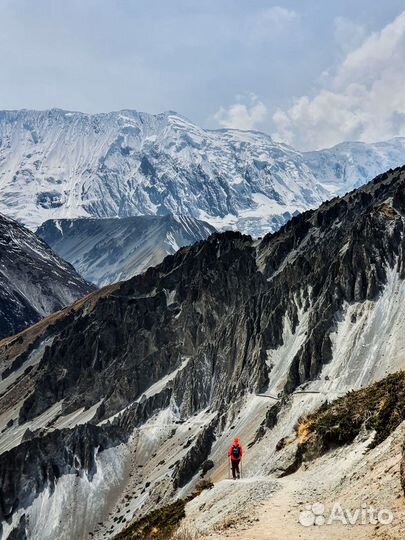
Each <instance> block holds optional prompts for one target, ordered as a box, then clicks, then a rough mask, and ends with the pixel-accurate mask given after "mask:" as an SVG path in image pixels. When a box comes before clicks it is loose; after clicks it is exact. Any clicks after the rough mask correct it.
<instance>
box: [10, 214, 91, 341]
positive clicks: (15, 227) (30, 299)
mask: <svg viewBox="0 0 405 540" xmlns="http://www.w3.org/2000/svg"><path fill="white" fill-rule="evenodd" d="M94 288H95V287H94V286H92V285H91V284H90V283H88V282H86V281H85V280H84V279H83V278H81V277H80V276H79V275H78V274H77V273H76V271H75V270H74V268H73V267H72V266H71V265H70V264H69V263H66V262H65V261H64V260H62V259H61V258H60V257H58V256H57V255H56V254H55V253H53V252H52V250H51V249H50V248H49V246H47V245H46V244H45V243H44V242H43V241H42V240H40V239H39V238H38V237H37V236H36V235H35V234H33V233H32V232H31V231H29V230H28V229H26V228H25V227H23V226H22V225H19V224H18V223H17V222H15V221H13V220H12V219H9V218H7V217H5V216H3V215H1V214H0V338H3V337H6V336H10V335H13V334H16V333H17V332H19V331H20V330H22V329H23V328H25V327H27V326H29V325H31V324H34V323H35V322H37V321H38V320H39V319H41V318H42V317H44V316H46V315H49V314H50V313H52V312H54V311H57V310H59V309H61V308H62V307H64V306H66V305H68V304H71V303H72V302H74V301H75V300H77V299H78V298H81V297H82V296H85V295H86V294H87V293H89V292H90V291H92V290H94Z"/></svg>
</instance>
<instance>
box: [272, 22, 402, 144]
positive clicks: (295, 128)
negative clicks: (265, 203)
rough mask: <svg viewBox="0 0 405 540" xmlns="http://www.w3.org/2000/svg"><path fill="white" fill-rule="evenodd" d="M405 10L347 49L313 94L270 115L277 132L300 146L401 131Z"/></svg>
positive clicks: (380, 137) (376, 137)
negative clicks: (349, 49) (334, 68)
mask: <svg viewBox="0 0 405 540" xmlns="http://www.w3.org/2000/svg"><path fill="white" fill-rule="evenodd" d="M404 48H405V12H404V13H402V14H401V15H399V16H398V17H397V18H396V19H395V20H394V21H393V22H392V23H390V24H389V25H387V26H386V27H385V28H383V29H382V30H381V31H380V32H375V33H373V34H371V35H370V36H369V37H368V38H366V39H365V40H364V41H363V43H362V44H361V45H360V46H359V47H357V48H356V49H354V50H352V51H351V52H349V53H348V54H347V55H346V57H345V58H344V60H343V61H342V63H341V64H340V66H339V67H338V69H337V70H336V71H335V73H334V75H333V76H330V75H329V76H326V77H325V76H324V78H323V79H322V81H323V85H324V87H323V88H321V90H320V91H318V93H317V94H316V95H315V96H314V97H309V96H301V97H300V98H298V99H296V100H295V102H294V103H293V105H292V106H291V107H290V108H289V109H287V110H281V109H278V110H277V111H276V112H275V113H274V115H273V122H274V124H275V126H276V130H277V132H276V133H274V134H273V136H274V137H275V138H278V139H282V140H285V141H288V142H289V143H291V144H293V145H294V146H296V147H298V148H301V149H314V148H321V147H326V146H332V145H334V144H337V143H339V142H341V141H343V140H363V141H367V142H371V141H376V140H384V139H388V138H390V137H394V136H397V135H405V92H404V89H405V58H404V54H403V52H404Z"/></svg>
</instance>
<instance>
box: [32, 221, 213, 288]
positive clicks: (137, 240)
mask: <svg viewBox="0 0 405 540" xmlns="http://www.w3.org/2000/svg"><path fill="white" fill-rule="evenodd" d="M214 232H215V229H214V227H212V226H211V225H209V224H208V223H206V222H203V221H199V220H197V219H194V218H190V217H186V216H173V215H171V214H167V215H166V216H134V217H128V218H122V219H118V218H110V219H108V218H106V219H96V218H78V219H57V220H48V221H46V222H45V223H43V224H42V225H41V226H40V227H39V228H38V230H37V232H36V234H37V235H38V236H39V237H40V238H42V239H43V240H45V242H46V243H47V244H49V245H50V246H51V247H52V249H53V250H54V251H55V252H56V253H57V254H58V255H60V256H61V257H62V258H63V259H65V260H66V261H68V262H70V263H71V264H72V265H73V266H74V267H75V268H76V270H77V271H78V272H79V274H80V275H81V276H83V277H84V278H85V279H87V280H88V281H91V282H92V283H95V284H96V285H98V286H103V285H108V284H110V283H114V282H116V281H121V280H124V279H129V278H131V277H133V276H134V275H136V274H140V273H141V272H143V271H144V270H146V269H147V268H148V267H150V266H156V265H157V264H159V263H160V262H162V260H163V259H164V258H165V256H166V255H170V254H173V253H175V252H176V251H177V250H178V249H180V248H181V247H183V246H188V245H191V244H194V243H195V242H197V241H198V240H204V239H205V238H207V237H208V236H209V235H210V234H212V233H214Z"/></svg>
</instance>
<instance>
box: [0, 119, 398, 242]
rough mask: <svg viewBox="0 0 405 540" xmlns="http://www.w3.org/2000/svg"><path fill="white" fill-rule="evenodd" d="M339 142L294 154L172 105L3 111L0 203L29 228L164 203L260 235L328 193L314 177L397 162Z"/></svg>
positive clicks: (337, 177)
mask: <svg viewBox="0 0 405 540" xmlns="http://www.w3.org/2000/svg"><path fill="white" fill-rule="evenodd" d="M349 146H350V148H352V147H353V149H354V150H353V151H351V150H349V151H346V150H345V149H340V150H339V151H338V150H336V149H332V150H331V151H330V152H331V153H330V152H329V151H326V153H325V154H324V153H323V152H315V153H312V154H309V155H303V154H302V153H300V152H298V151H296V150H294V149H293V148H291V147H289V146H287V145H285V144H281V143H277V142H275V141H273V140H272V139H271V138H270V137H269V136H268V135H266V134H264V133H260V132H256V131H238V130H232V129H222V130H214V131H210V130H204V129H201V128H200V127H198V126H196V125H195V124H193V123H192V122H190V121H188V120H187V119H185V118H184V117H182V116H180V115H179V114H177V113H174V112H167V113H162V114H158V115H151V114H146V113H139V112H136V111H131V110H127V111H119V112H113V113H107V114H96V115H89V114H83V113H76V112H66V111H62V110H56V109H52V110H49V111H41V112H38V111H27V110H22V111H3V112H1V113H0V211H2V212H4V213H6V214H8V215H10V216H11V217H13V218H15V219H17V220H19V221H21V222H23V223H25V224H26V225H28V226H29V227H30V228H32V229H35V228H36V227H38V226H39V225H40V224H42V223H43V222H44V221H46V220H48V219H61V218H69V219H71V218H77V217H98V218H106V217H128V216H135V215H164V214H168V213H170V214H183V215H188V216H191V217H194V218H197V219H201V220H205V221H208V222H209V223H211V225H213V226H215V227H216V228H218V229H222V228H237V229H238V230H240V231H242V232H245V233H249V234H252V235H253V236H261V235H263V234H265V233H267V232H268V231H274V230H276V229H278V228H279V227H280V226H281V225H282V224H283V223H285V222H286V221H287V220H288V219H290V218H291V216H293V215H295V214H296V213H298V212H302V211H304V210H306V209H308V208H314V207H316V206H318V205H319V204H320V203H321V202H322V201H323V200H326V199H328V198H330V196H331V192H330V191H329V190H327V189H325V187H324V186H323V185H322V184H321V182H324V181H326V182H329V184H327V186H326V187H330V186H331V183H335V184H336V183H338V184H339V185H334V186H332V187H333V189H334V190H336V189H337V190H338V191H342V190H343V189H344V188H345V187H346V186H347V185H348V183H349V184H350V185H353V183H354V182H355V180H361V182H366V181H367V180H371V179H372V178H373V177H374V176H375V174H377V173H380V172H383V171H384V170H385V169H387V168H389V167H394V166H398V165H402V164H403V163H404V159H403V152H401V154H400V156H398V152H397V151H391V147H387V151H386V150H385V146H384V145H382V146H381V148H380V147H378V152H377V151H376V152H374V151H373V152H374V153H373V152H371V150H370V151H369V150H367V149H368V148H374V146H373V147H371V146H370V147H368V146H365V145H362V148H363V149H364V152H363V153H364V154H365V155H366V156H367V159H365V158H364V156H363V154H362V155H361V163H360V164H359V167H357V165H356V159H357V157H358V152H357V150H356V148H357V146H356V144H353V145H349ZM377 146H378V145H377ZM377 146H376V147H377ZM370 152H371V154H370ZM381 155H383V158H381V159H380V157H381ZM370 156H371V157H370ZM377 158H378V159H377ZM353 162H354V165H352V163H353ZM349 164H350V165H349ZM360 165H361V168H360ZM339 167H340V168H343V170H344V171H346V172H345V173H344V174H343V173H342V174H340V172H339ZM353 167H357V168H355V169H354V171H353V173H352V174H351V175H350V179H349V180H347V178H346V176H347V174H348V173H347V171H348V170H349V169H350V168H353ZM350 170H351V169H350ZM358 172H359V173H360V174H357V173H358ZM325 175H326V176H325ZM349 187H350V186H349ZM332 194H335V193H334V192H333V193H332Z"/></svg>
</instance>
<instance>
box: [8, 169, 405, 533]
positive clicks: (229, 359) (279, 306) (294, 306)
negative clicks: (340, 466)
mask: <svg viewBox="0 0 405 540" xmlns="http://www.w3.org/2000/svg"><path fill="white" fill-rule="evenodd" d="M404 225H405V168H399V169H396V170H394V171H389V172H388V173H386V174H383V175H381V176H379V177H377V178H376V179H375V180H374V181H373V182H372V183H370V184H369V185H367V186H365V187H363V188H361V189H359V190H357V191H355V192H352V193H350V194H348V195H346V196H345V197H343V198H336V199H334V200H332V201H330V202H328V203H325V204H323V205H322V206H321V207H320V208H319V209H318V210H316V211H308V212H306V213H304V214H302V215H300V216H298V217H296V218H294V219H292V220H291V221H290V222H289V223H288V224H287V225H285V226H284V227H283V228H282V229H281V230H280V231H279V232H277V233H275V234H269V235H267V236H266V237H265V238H263V240H262V241H260V242H257V241H253V240H252V238H251V237H250V236H245V235H242V234H240V233H236V232H227V233H224V234H218V233H215V234H213V235H211V236H210V237H209V238H208V239H207V240H206V241H201V242H199V243H197V244H195V245H194V246H192V247H187V248H183V249H181V250H179V251H178V252H177V253H176V254H174V255H171V256H168V257H166V258H165V260H164V261H163V262H162V263H161V264H160V265H159V266H158V267H156V268H150V269H149V270H147V271H146V272H145V273H144V274H143V275H141V276H136V277H134V278H132V279H131V280H129V281H127V282H124V283H119V284H116V285H114V286H112V287H109V288H107V289H106V290H105V291H100V292H97V293H94V294H93V295H92V296H90V297H89V298H88V299H87V300H86V301H85V302H83V303H82V304H81V305H80V306H78V307H76V308H75V310H74V311H71V312H69V313H68V314H66V316H65V317H62V318H61V319H60V320H58V324H57V325H55V326H54V327H53V328H49V327H48V329H47V330H46V340H47V341H46V346H45V345H44V343H45V342H44V337H43V336H45V334H42V332H45V330H41V329H39V330H36V334H35V335H36V341H35V345H32V346H31V347H32V350H31V352H30V354H29V355H28V356H27V357H24V358H23V362H22V363H21V362H19V364H18V365H19V367H18V368H17V367H16V364H13V362H14V361H15V359H16V357H18V355H21V354H23V353H24V350H25V349H26V348H27V346H28V343H32V342H33V339H34V337H33V336H32V335H30V337H29V339H28V338H27V334H24V335H23V336H22V338H21V339H20V340H19V341H18V340H17V339H16V340H15V341H14V342H13V343H12V344H10V345H9V347H8V348H7V350H6V349H5V348H3V349H0V359H1V367H2V370H3V371H4V370H6V369H7V370H8V371H7V372H6V374H7V376H5V377H4V381H3V382H4V384H6V385H8V386H7V387H8V392H7V394H4V393H3V394H2V395H1V396H0V412H5V413H7V414H8V416H6V417H7V418H11V419H12V423H11V425H9V426H5V429H4V430H3V434H2V436H3V437H4V440H5V442H4V446H3V450H5V449H7V451H6V452H5V453H4V455H3V457H2V459H1V461H0V477H1V478H7V482H5V483H2V488H1V489H2V491H1V492H0V497H1V499H0V500H1V501H5V502H4V503H2V504H3V513H4V514H5V515H7V516H10V518H11V515H13V516H14V520H15V526H17V522H16V520H17V518H18V508H19V506H20V505H21V504H24V503H21V502H20V501H22V500H23V499H24V496H23V495H24V493H23V492H22V487H21V486H22V480H21V473H18V471H19V469H17V470H15V474H14V475H12V476H10V475H9V474H8V473H7V472H6V470H7V467H8V466H9V464H10V463H13V462H14V463H19V462H20V461H19V460H20V459H21V458H19V457H18V456H20V455H21V452H22V453H23V455H28V454H25V453H24V452H26V451H27V449H28V451H29V456H30V457H29V458H27V459H26V460H25V461H24V463H25V465H24V466H25V467H27V468H28V469H29V471H30V472H29V476H30V477H31V475H34V471H35V470H38V469H39V468H40V467H41V468H43V469H44V470H45V471H48V472H47V473H46V474H44V475H43V476H41V475H39V474H38V475H34V477H35V479H36V480H35V490H34V492H35V493H39V492H40V491H41V489H42V490H45V489H46V487H47V486H48V485H49V484H52V478H51V473H49V470H50V469H49V466H50V461H49V458H48V457H47V452H46V451H45V449H46V448H47V445H48V444H49V441H50V440H54V439H55V440H58V441H60V443H58V444H60V446H61V447H63V448H64V451H63V453H62V454H61V453H58V451H57V450H56V449H55V455H57V456H59V457H57V458H56V464H57V467H58V470H59V471H62V473H60V474H65V473H66V472H67V473H68V474H69V473H70V470H71V467H72V463H73V464H74V458H73V461H72V459H71V458H70V457H69V456H74V455H76V454H79V455H81V456H84V457H81V458H80V460H79V461H80V463H81V467H82V468H83V469H84V470H86V471H88V474H89V475H90V477H91V474H92V471H93V467H94V465H93V462H92V460H91V458H90V456H91V455H92V454H91V448H92V447H93V448H94V456H95V458H94V459H95V460H96V462H97V459H98V457H99V456H102V455H103V454H104V451H103V450H102V448H106V447H114V446H115V445H117V444H118V441H124V443H125V444H127V445H129V446H130V445H131V444H134V445H135V450H134V451H132V454H133V456H134V463H135V464H140V465H141V466H142V467H143V468H147V467H148V463H149V462H150V461H151V462H152V463H154V462H153V456H154V455H156V454H157V457H156V460H159V461H157V462H156V467H154V470H153V471H152V472H151V473H150V474H151V475H152V476H153V474H155V469H159V467H160V468H162V470H163V469H164V467H167V469H164V470H165V471H167V474H165V475H162V477H161V478H159V479H158V480H157V481H156V482H154V484H153V485H152V486H150V485H148V486H146V484H145V488H144V491H142V492H141V493H139V494H138V495H134V499H135V500H138V499H137V498H136V497H139V501H142V505H143V506H142V510H141V509H140V506H138V507H136V512H138V514H139V512H142V511H146V510H147V509H148V508H147V501H148V500H150V499H151V497H152V496H153V497H154V498H153V500H154V504H155V503H156V501H161V500H162V499H163V500H165V501H170V500H171V498H172V497H173V495H174V494H175V489H176V487H180V486H185V487H184V488H183V489H186V486H187V482H188V481H189V480H190V478H191V477H192V474H193V472H194V474H196V473H197V472H198V469H199V468H200V466H201V465H202V463H203V462H204V461H205V460H206V459H207V458H208V457H209V456H210V455H211V457H212V453H211V454H210V453H209V452H210V450H211V445H212V447H213V448H214V446H215V447H217V446H218V445H220V444H222V443H221V440H222V441H224V437H223V432H224V429H225V426H229V430H230V431H231V430H232V427H233V425H232V423H233V422H234V421H235V422H237V421H238V418H239V416H240V407H241V402H242V400H243V399H244V398H246V399H247V398H248V397H249V396H252V395H253V396H255V394H259V393H263V392H266V391H267V389H270V391H271V392H274V390H272V389H273V387H274V385H275V384H277V385H278V386H279V390H280V392H281V394H282V396H284V398H283V399H282V400H281V402H280V405H277V406H275V405H274V402H270V403H268V405H269V408H270V409H269V408H267V409H266V408H265V407H263V408H261V409H260V410H261V411H263V416H262V417H261V418H260V422H261V423H262V427H263V429H264V430H266V429H280V430H281V428H282V426H279V424H280V422H281V423H282V422H283V421H284V420H283V414H284V412H283V411H284V409H285V408H286V407H287V405H288V403H287V402H288V399H287V396H288V395H289V394H290V393H291V392H292V391H293V390H294V389H295V388H297V387H298V386H299V385H302V384H305V383H308V382H310V381H315V380H316V379H317V378H318V377H319V375H320V373H321V371H322V370H323V369H324V368H325V367H327V366H328V365H333V362H334V360H335V359H336V351H335V349H334V343H336V340H337V339H338V338H339V336H341V331H340V330H339V324H341V321H342V318H343V314H345V313H346V311H347V309H346V308H345V306H347V305H349V306H353V305H357V304H359V305H361V306H362V305H366V306H368V307H367V309H370V310H371V309H372V307H371V304H377V303H378V301H379V300H378V299H379V298H380V297H381V293H382V291H383V289H384V286H385V285H386V284H387V283H388V281H389V280H392V279H394V278H395V280H396V281H395V283H397V282H398V283H399V285H398V287H400V288H401V290H402V289H403V287H402V281H401V280H402V279H403V277H404ZM393 276H394V277H393ZM387 286H388V285H387ZM390 287H391V285H390ZM387 290H388V293H387V294H389V295H392V296H393V295H394V294H396V293H394V292H391V291H394V288H392V289H391V288H388V289H387ZM384 291H385V289H384ZM384 294H386V293H385V292H384ZM392 300H393V299H392ZM345 309H346V311H345ZM381 309H382V308H381ZM355 313H359V314H358V315H355ZM356 316H359V317H360V311H359V312H353V314H352V316H351V317H352V320H350V321H349V323H350V324H353V325H355V324H356V321H355V318H356ZM383 319H384V312H383V315H382V319H381V320H383ZM303 321H305V328H304V330H303V324H304V322H303ZM400 321H402V319H400ZM349 323H348V324H349ZM398 324H403V323H400V322H399V323H398ZM380 327H381V328H382V323H381V324H380ZM366 330H367V328H366V324H365V323H364V325H363V332H365V331H366ZM288 332H290V334H291V336H292V338H291V340H290V342H289V343H290V345H289V346H288V350H286V351H285V353H283V356H282V358H281V360H279V361H276V356H277V353H278V351H283V347H284V346H286V344H287V341H288V340H289V339H290V338H289V337H288ZM336 336H338V337H336ZM386 338H387V336H375V335H374V336H370V342H371V341H372V339H374V340H377V341H378V340H382V339H384V341H385V340H386ZM41 344H42V347H43V348H42V349H41ZM38 351H40V352H38ZM392 351H393V354H392V356H391V358H390V363H391V365H390V367H391V368H392V369H394V366H395V365H396V364H395V362H396V357H397V353H396V349H395V350H394V349H392ZM338 352H339V357H341V356H342V355H343V353H344V351H338ZM394 353H395V354H394ZM280 354H281V353H280ZM355 354H356V355H358V356H357V357H356V359H358V361H359V362H361V360H362V357H361V355H360V353H357V352H356V353H355ZM394 356H395V358H394ZM380 364H382V367H381V370H384V369H385V366H386V364H383V363H382V362H379V361H378V360H377V359H376V360H375V361H374V363H373V364H372V365H371V366H370V369H367V370H366V371H367V373H370V377H371V376H374V377H379V373H380V372H379V371H378V368H379V365H380ZM13 366H14V367H13ZM27 368H29V372H28V371H27ZM343 375H344V376H345V377H347V382H346V383H345V384H346V388H350V385H351V384H352V385H353V386H354V385H355V384H361V383H362V381H363V379H361V377H360V376H359V375H358V374H357V372H356V373H352V372H351V371H350V370H349V371H348V372H347V373H345V374H339V376H342V377H343ZM350 378H352V379H351V380H350ZM358 380H359V381H360V382H358ZM343 382H345V381H343V379H342V385H341V386H342V387H344V385H343ZM255 399H256V400H260V399H261V398H259V397H257V398H255ZM284 399H285V400H286V401H283V400H284ZM254 403H256V401H255V402H254ZM255 407H256V405H255ZM41 415H42V416H41ZM194 415H196V416H194ZM165 418H169V420H167V421H166V420H165ZM108 420H110V422H111V423H112V425H110V424H109V423H108V422H107V421H108ZM291 421H293V417H291ZM159 422H160V423H159ZM199 422H200V425H199V424H198V423H199ZM79 423H82V424H90V426H91V427H90V426H89V429H88V430H87V431H86V429H85V428H83V427H80V426H78V425H77V424H79ZM173 423H174V424H175V427H174V429H172V426H173ZM96 425H97V427H96ZM259 425H260V424H259ZM68 426H70V427H71V428H72V431H68V430H65V429H62V428H63V427H68ZM156 426H157V427H156ZM164 426H167V427H169V428H170V434H169V433H168V434H167V435H159V433H160V431H159V430H161V429H163V428H164ZM43 427H46V428H47V430H48V431H49V430H51V434H52V435H51V434H49V435H45V436H44V433H43V431H41V429H40V428H43ZM292 427H293V426H292V425H291V426H290V428H291V429H292ZM26 428H29V429H30V431H31V433H29V439H28V438H27V440H26V441H25V442H22V443H21V444H20V445H19V442H20V441H19V440H18V437H21V436H22V433H23V432H24V430H25V429H26ZM135 428H141V429H140V430H137V429H135ZM142 429H144V432H143V431H142ZM149 429H150V430H151V431H150V432H148V431H147V430H149ZM52 430H56V431H52ZM134 430H135V431H134ZM182 430H183V431H182ZM188 430H190V431H189V433H190V436H189V440H188V441H187V442H186V443H184V441H185V437H187V433H188ZM54 433H55V434H54ZM94 433H96V434H97V436H95V435H94ZM142 433H146V435H142ZM147 433H152V434H151V435H149V436H148V435H147ZM117 434H118V435H117ZM180 435H181V436H182V437H183V439H181V438H180ZM261 435H262V434H261ZM283 435H284V434H283ZM283 435H281V432H280V436H278V440H280V439H281V437H282V436H283ZM142 437H144V438H142ZM159 437H160V438H159ZM176 437H177V438H176ZM253 437H254V432H253ZM259 439H260V434H259V437H258V439H257V440H256V441H254V444H256V443H257V442H258V441H259ZM180 440H182V441H183V443H184V444H183V443H182V444H183V446H182V445H180V446H179V443H178V441H180ZM100 441H101V442H100ZM6 442H7V446H5V445H6ZM224 444H225V443H224ZM259 444H260V442H259ZM73 447H74V448H80V449H83V450H72V448H73ZM131 448H132V447H131ZM145 448H151V449H152V450H151V452H152V451H153V452H154V453H153V454H152V457H151V456H150V455H149V454H148V453H147V450H145ZM212 451H214V450H212ZM218 451H219V450H218ZM221 451H222V450H221ZM252 451H253V450H252ZM66 452H67V454H66V456H65V453H66ZM159 452H161V454H159ZM85 456H88V457H85ZM212 459H213V461H214V463H215V462H216V460H215V458H214V457H212ZM27 461H28V463H27ZM73 466H74V465H73ZM31 467H32V468H31ZM51 470H52V471H53V470H54V469H51ZM52 474H55V473H52ZM134 474H135V473H134ZM136 474H137V475H139V478H143V482H145V478H144V477H142V475H141V473H139V471H137V472H136ZM55 476H56V474H55ZM141 481H142V480H140V481H139V482H141ZM148 482H149V484H150V480H148ZM56 489H57V487H56ZM135 491H136V490H135ZM139 504H141V503H140V502H139ZM85 519H87V518H85ZM93 525H94V523H92V524H91V525H90V524H89V529H90V528H92V527H93ZM44 538H48V536H46V535H45V536H44Z"/></svg>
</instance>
